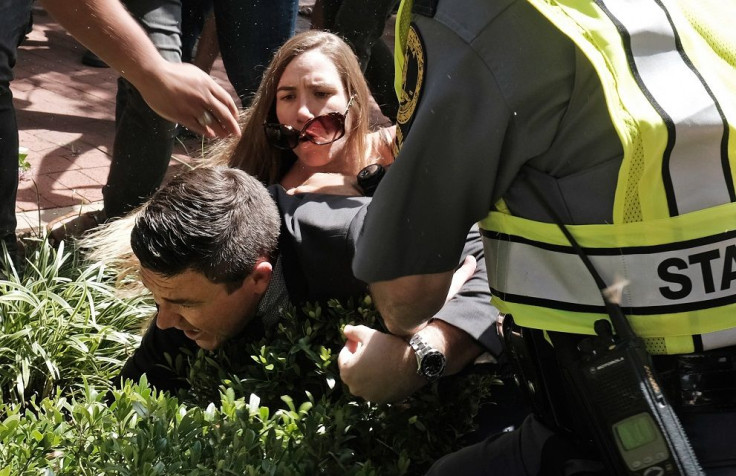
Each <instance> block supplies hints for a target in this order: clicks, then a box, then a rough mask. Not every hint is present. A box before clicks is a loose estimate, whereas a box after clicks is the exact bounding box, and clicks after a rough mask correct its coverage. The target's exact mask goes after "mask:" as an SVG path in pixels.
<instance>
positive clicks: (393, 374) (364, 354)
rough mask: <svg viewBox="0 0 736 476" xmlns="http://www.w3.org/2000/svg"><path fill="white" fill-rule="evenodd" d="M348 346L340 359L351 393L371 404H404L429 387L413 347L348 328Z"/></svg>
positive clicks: (372, 332)
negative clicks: (418, 369)
mask: <svg viewBox="0 0 736 476" xmlns="http://www.w3.org/2000/svg"><path fill="white" fill-rule="evenodd" d="M344 332H345V337H346V338H347V342H345V346H344V347H343V348H342V350H341V351H340V355H339V356H338V358H337V363H338V366H339V367H340V379H341V380H342V381H343V382H344V383H345V384H346V385H347V386H348V388H349V389H350V393H352V394H353V395H357V396H359V397H362V398H365V399H366V400H369V401H371V402H376V403H385V402H396V401H401V400H403V399H404V398H406V397H408V396H409V395H411V394H412V393H414V392H415V391H416V390H418V389H420V388H421V387H422V386H423V385H424V384H426V383H427V381H426V379H424V378H422V377H421V376H419V375H417V372H416V370H417V359H416V357H415V356H414V351H412V350H411V347H409V344H408V343H407V342H406V341H405V340H404V339H402V338H400V337H397V336H395V335H392V334H384V333H383V332H379V331H377V330H375V329H371V328H370V327H366V326H345V331H344Z"/></svg>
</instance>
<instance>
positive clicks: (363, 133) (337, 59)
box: [210, 30, 371, 184]
mask: <svg viewBox="0 0 736 476" xmlns="http://www.w3.org/2000/svg"><path fill="white" fill-rule="evenodd" d="M312 50H317V51H319V52H320V53H322V54H323V55H325V56H326V57H327V58H329V59H330V60H331V61H332V63H333V64H334V65H335V67H336V68H337V71H338V74H339V75H340V79H341V81H342V84H343V87H344V88H345V92H346V93H347V95H348V98H350V97H351V96H354V97H355V99H354V101H353V105H352V106H351V107H350V112H349V116H350V117H351V125H352V127H351V129H350V130H347V131H345V136H346V143H345V149H344V150H345V154H346V157H348V159H349V160H355V161H356V167H355V168H356V169H357V170H359V169H361V168H363V167H364V166H365V165H367V160H366V156H367V154H366V152H367V147H370V145H369V143H368V141H367V140H366V137H367V135H368V133H369V132H370V127H369V109H368V108H369V102H370V97H371V93H370V90H369V88H368V84H367V83H366V81H365V78H364V76H363V72H362V71H361V69H360V65H359V64H358V60H357V58H356V57H355V54H354V53H353V51H352V49H351V48H350V46H349V45H348V44H347V43H345V42H344V41H343V40H342V39H340V37H338V36H337V35H334V34H332V33H329V32H325V31H319V30H308V31H305V32H303V33H299V34H297V35H295V36H294V37H292V38H291V39H289V40H288V41H287V42H286V43H284V45H283V46H282V47H281V48H279V50H278V51H277V52H276V54H275V55H274V57H273V60H271V63H270V64H269V66H268V68H266V71H265V72H264V74H263V79H262V80H261V84H260V86H259V87H258V91H256V94H255V96H254V97H253V103H252V105H251V106H250V107H249V108H248V109H246V110H245V111H243V113H242V114H241V117H240V124H241V130H242V136H241V137H240V139H237V140H235V139H234V140H229V141H223V142H222V143H221V144H220V145H219V146H217V147H215V148H213V150H212V152H211V155H210V160H212V161H214V162H215V163H218V164H227V165H229V166H231V167H237V168H239V169H242V170H244V171H246V172H248V173H249V174H251V175H253V176H255V177H257V178H258V179H260V180H261V181H262V182H264V183H266V184H272V183H277V182H279V181H280V180H281V178H282V177H283V176H284V174H285V173H286V172H287V171H288V169H289V168H290V167H291V165H292V164H293V163H294V162H295V161H296V156H295V155H294V153H293V152H292V151H290V150H287V151H284V150H279V149H276V148H274V147H272V146H271V145H270V144H269V143H268V141H267V140H266V134H265V133H264V131H263V123H264V122H266V121H267V122H277V120H276V88H277V87H278V83H279V80H280V79H281V76H282V74H283V73H284V70H285V69H286V67H287V66H288V65H289V63H291V61H292V60H294V58H296V57H298V56H299V55H301V54H303V53H305V52H307V51H312ZM340 112H343V111H340Z"/></svg>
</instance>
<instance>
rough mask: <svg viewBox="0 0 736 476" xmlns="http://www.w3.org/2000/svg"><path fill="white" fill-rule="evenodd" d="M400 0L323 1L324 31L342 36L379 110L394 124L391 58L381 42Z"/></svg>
mask: <svg viewBox="0 0 736 476" xmlns="http://www.w3.org/2000/svg"><path fill="white" fill-rule="evenodd" d="M398 3H399V0H374V1H372V2H367V1H365V0H324V2H323V15H324V28H325V29H326V30H330V31H332V32H334V33H337V34H339V35H340V36H342V37H343V38H344V39H345V40H346V41H347V42H348V43H349V44H350V46H351V47H352V48H353V51H354V52H355V55H356V56H357V57H358V61H360V66H361V68H362V69H363V73H365V79H366V80H367V81H368V84H369V85H370V87H371V92H372V93H373V97H374V98H375V100H376V102H377V103H378V105H379V106H380V107H381V111H382V112H383V114H384V115H386V117H388V118H390V119H391V120H392V121H394V122H395V121H396V113H397V111H398V110H399V101H398V99H397V98H396V92H395V91H394V56H393V54H392V53H391V49H390V48H389V47H388V45H386V43H385V42H384V41H383V40H382V39H381V37H382V36H383V31H384V29H385V27H386V21H387V20H388V18H389V17H390V16H391V13H392V11H393V9H394V7H395V6H396V5H397V4H398Z"/></svg>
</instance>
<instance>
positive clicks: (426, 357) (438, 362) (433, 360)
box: [409, 334, 447, 382]
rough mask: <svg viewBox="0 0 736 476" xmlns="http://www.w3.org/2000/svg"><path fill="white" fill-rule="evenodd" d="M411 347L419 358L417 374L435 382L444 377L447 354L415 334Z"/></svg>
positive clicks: (411, 340) (410, 341)
mask: <svg viewBox="0 0 736 476" xmlns="http://www.w3.org/2000/svg"><path fill="white" fill-rule="evenodd" d="M409 345H410V346H411V348H412V349H414V354H416V356H417V374H419V375H421V376H422V377H424V378H426V379H427V380H429V381H430V382H433V381H435V380H437V379H438V378H440V377H441V376H442V372H444V371H445V363H446V361H447V359H445V354H443V353H442V352H440V351H439V350H437V349H435V348H434V347H432V346H431V345H429V344H428V343H427V341H425V340H424V339H423V338H422V336H420V335H419V334H414V335H413V336H412V338H411V339H410V340H409Z"/></svg>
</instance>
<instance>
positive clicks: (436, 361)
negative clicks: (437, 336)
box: [422, 351, 445, 378]
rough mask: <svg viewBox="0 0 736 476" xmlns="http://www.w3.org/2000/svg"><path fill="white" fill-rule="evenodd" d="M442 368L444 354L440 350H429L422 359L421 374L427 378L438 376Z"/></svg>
mask: <svg viewBox="0 0 736 476" xmlns="http://www.w3.org/2000/svg"><path fill="white" fill-rule="evenodd" d="M444 369H445V356H444V355H442V354H441V353H440V352H437V351H434V352H430V353H428V354H427V355H425V356H424V358H423V359H422V374H423V375H424V376H425V377H427V378H435V377H439V376H440V375H442V371H443V370H444Z"/></svg>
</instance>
